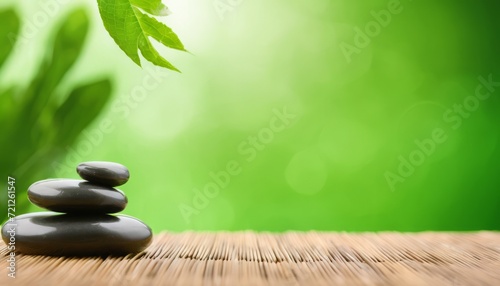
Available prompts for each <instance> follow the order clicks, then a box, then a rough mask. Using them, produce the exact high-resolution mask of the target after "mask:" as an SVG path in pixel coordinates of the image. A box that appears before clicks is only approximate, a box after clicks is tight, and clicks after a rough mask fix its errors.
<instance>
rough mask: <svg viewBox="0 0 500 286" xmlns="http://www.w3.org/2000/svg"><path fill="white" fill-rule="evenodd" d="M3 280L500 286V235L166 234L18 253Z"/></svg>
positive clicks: (3, 250)
mask: <svg viewBox="0 0 500 286" xmlns="http://www.w3.org/2000/svg"><path fill="white" fill-rule="evenodd" d="M0 254H1V255H2V257H3V258H2V264H1V265H2V266H1V270H0V285H72V286H75V285H120V286H123V285H189V286H191V285H193V286H196V285H230V286H235V285H307V286H315V285H454V286H462V285H495V286H497V285H500V232H486V231H485V232H473V233H435V232H434V233H433V232H427V233H413V234H410V233H387V232H386V233H359V234H352V233H324V232H305V233H303V232H288V233H279V234H272V233H255V232H236V233H222V232H220V233H196V232H184V233H162V234H159V235H156V236H155V237H154V240H153V243H152V244H151V246H150V247H149V248H148V249H147V250H146V251H144V252H142V253H139V254H136V255H129V256H125V257H87V258H76V257H73V258H70V257H47V256H30V255H23V254H17V255H16V278H15V279H13V278H10V277H8V276H7V269H6V267H7V261H6V260H7V255H8V252H7V249H6V247H5V245H3V246H2V248H1V250H0Z"/></svg>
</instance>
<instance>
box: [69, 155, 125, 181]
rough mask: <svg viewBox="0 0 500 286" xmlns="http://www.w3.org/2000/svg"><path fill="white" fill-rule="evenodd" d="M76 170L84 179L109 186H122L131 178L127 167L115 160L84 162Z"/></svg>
mask: <svg viewBox="0 0 500 286" xmlns="http://www.w3.org/2000/svg"><path fill="white" fill-rule="evenodd" d="M76 171H77V172H78V175H80V177H81V178H82V179H84V180H87V181H89V182H91V183H94V184H100V185H105V186H109V187H116V186H121V185H123V184H125V183H126V182H127V181H128V179H129V178H130V173H129V171H128V169H127V167H125V166H123V165H122V164H118V163H113V162H99V161H95V162H84V163H81V164H80V165H78V167H76Z"/></svg>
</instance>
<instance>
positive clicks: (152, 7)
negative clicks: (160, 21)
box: [130, 0, 170, 16]
mask: <svg viewBox="0 0 500 286" xmlns="http://www.w3.org/2000/svg"><path fill="white" fill-rule="evenodd" d="M130 3H132V5H133V6H135V7H138V8H141V9H142V10H144V11H146V12H148V13H149V14H151V15H155V16H167V15H169V14H170V11H169V10H168V8H167V6H165V5H163V3H161V0H130Z"/></svg>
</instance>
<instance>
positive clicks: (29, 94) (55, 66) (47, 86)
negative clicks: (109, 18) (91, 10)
mask: <svg viewBox="0 0 500 286" xmlns="http://www.w3.org/2000/svg"><path fill="white" fill-rule="evenodd" d="M88 27H89V21H88V18H87V15H86V13H85V10H83V9H77V10H75V11H73V12H71V13H70V14H69V15H68V16H67V18H66V19H65V20H64V21H63V22H62V23H61V26H60V28H59V30H58V31H57V33H56V34H55V37H54V41H53V48H52V50H50V49H49V50H48V51H47V55H46V58H45V60H44V61H43V62H42V64H41V66H40V68H39V70H38V72H37V75H36V76H35V79H34V80H33V82H32V83H31V85H30V86H29V88H28V90H27V91H26V96H25V97H24V99H23V101H24V102H23V106H24V111H23V118H22V120H23V121H24V122H30V123H32V122H34V121H35V120H37V119H38V118H39V116H40V114H41V113H42V111H43V110H44V108H45V106H46V105H47V103H48V102H49V100H50V98H51V97H52V96H53V93H54V91H55V89H56V88H57V86H58V85H59V84H60V83H61V81H62V80H63V78H64V76H65V75H66V74H67V72H68V71H69V70H70V69H71V68H72V67H73V65H74V64H75V63H76V62H77V60H78V58H79V56H80V54H81V52H82V50H83V46H84V44H85V39H86V35H87V31H88Z"/></svg>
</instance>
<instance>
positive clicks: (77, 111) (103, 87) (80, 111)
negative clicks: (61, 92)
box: [53, 79, 112, 147]
mask: <svg viewBox="0 0 500 286" xmlns="http://www.w3.org/2000/svg"><path fill="white" fill-rule="evenodd" d="M111 89H112V88H111V82H110V81H109V80H108V79H105V80H101V81H97V82H93V83H90V84H87V85H84V86H81V87H78V88H76V89H74V90H73V91H72V92H71V93H70V95H69V96H68V98H67V99H66V101H64V103H63V104H62V105H61V106H60V107H59V108H58V109H57V111H56V113H55V115H54V123H53V124H54V125H53V128H54V130H57V134H56V135H57V137H56V138H57V140H55V142H54V144H53V145H54V146H56V145H57V146H61V147H66V146H68V145H71V144H72V143H73V142H74V141H75V140H76V138H77V137H78V136H79V135H80V134H81V132H82V130H83V129H85V128H86V127H87V126H88V125H89V124H90V123H91V122H92V121H93V120H94V119H95V118H96V117H97V116H98V115H99V113H101V111H102V110H103V108H104V107H105V106H106V103H107V102H108V101H109V100H110V98H111Z"/></svg>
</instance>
